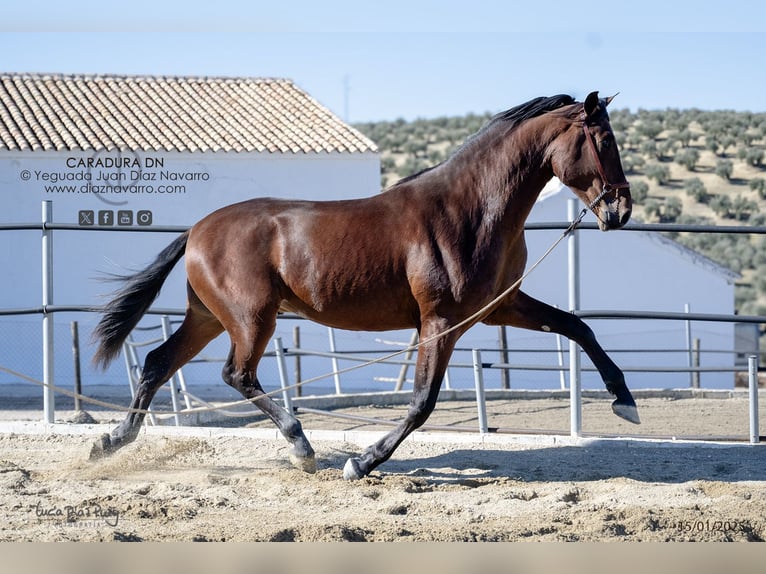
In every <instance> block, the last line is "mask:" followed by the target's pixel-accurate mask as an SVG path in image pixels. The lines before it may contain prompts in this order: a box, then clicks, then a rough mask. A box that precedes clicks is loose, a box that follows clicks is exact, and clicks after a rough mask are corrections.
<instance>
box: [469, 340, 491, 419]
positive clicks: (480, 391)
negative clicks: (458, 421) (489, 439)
mask: <svg viewBox="0 0 766 574" xmlns="http://www.w3.org/2000/svg"><path fill="white" fill-rule="evenodd" d="M472 354H473V380H474V386H475V387H476V408H477V409H478V411H479V432H480V433H487V432H488V431H489V427H488V426H487V402H486V400H485V399H484V366H483V365H482V363H481V351H480V350H479V349H474V350H473V352H472Z"/></svg>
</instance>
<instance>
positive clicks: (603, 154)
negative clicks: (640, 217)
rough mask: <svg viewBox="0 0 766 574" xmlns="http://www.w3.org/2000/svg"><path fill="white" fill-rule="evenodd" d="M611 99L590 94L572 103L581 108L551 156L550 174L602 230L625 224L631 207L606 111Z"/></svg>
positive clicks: (627, 188)
mask: <svg viewBox="0 0 766 574" xmlns="http://www.w3.org/2000/svg"><path fill="white" fill-rule="evenodd" d="M613 97H614V96H612V97H610V98H606V99H599V97H598V92H591V93H590V94H588V97H587V98H585V102H583V103H582V104H575V106H577V107H579V106H582V108H581V110H580V111H579V112H577V114H576V119H575V120H574V121H573V122H571V123H570V125H569V127H568V128H567V129H566V130H565V132H564V133H562V134H561V136H560V137H559V138H557V140H558V141H557V142H556V143H557V145H556V146H555V151H554V153H553V154H552V156H551V165H552V167H553V172H554V173H555V174H556V176H557V177H558V178H559V179H560V180H561V181H562V182H563V183H564V184H565V185H567V186H568V187H569V188H571V189H572V191H574V192H575V194H576V195H577V196H578V197H579V198H580V199H581V200H582V201H583V203H585V205H587V206H588V207H589V208H590V209H591V211H593V213H595V214H596V217H597V218H598V225H599V227H600V228H601V230H602V231H609V230H610V229H619V228H620V227H622V226H623V225H625V224H626V223H627V222H628V220H629V219H630V213H631V210H632V205H633V202H632V199H631V197H630V184H629V183H628V182H627V180H626V179H625V174H624V173H623V171H622V164H621V163H620V152H619V151H618V150H617V142H616V141H615V138H614V133H613V132H612V127H611V126H610V125H609V115H608V114H607V112H606V107H607V106H608V105H609V103H610V102H611V101H612V98H613Z"/></svg>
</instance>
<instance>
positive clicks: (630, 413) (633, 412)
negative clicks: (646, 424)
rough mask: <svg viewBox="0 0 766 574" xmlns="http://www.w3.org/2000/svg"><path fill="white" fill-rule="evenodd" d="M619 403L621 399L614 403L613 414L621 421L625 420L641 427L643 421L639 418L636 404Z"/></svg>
mask: <svg viewBox="0 0 766 574" xmlns="http://www.w3.org/2000/svg"><path fill="white" fill-rule="evenodd" d="M618 401H619V399H617V400H616V401H614V402H613V403H612V412H613V413H614V414H616V415H617V416H618V417H620V418H621V419H625V420H626V421H628V422H629V423H633V424H634V425H640V424H641V419H640V418H639V416H638V409H637V408H636V404H635V403H633V404H626V403H620V402H618Z"/></svg>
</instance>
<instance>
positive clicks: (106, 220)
mask: <svg viewBox="0 0 766 574" xmlns="http://www.w3.org/2000/svg"><path fill="white" fill-rule="evenodd" d="M98 224H99V225H105V226H109V225H114V211H112V210H111V209H109V210H104V211H99V212H98Z"/></svg>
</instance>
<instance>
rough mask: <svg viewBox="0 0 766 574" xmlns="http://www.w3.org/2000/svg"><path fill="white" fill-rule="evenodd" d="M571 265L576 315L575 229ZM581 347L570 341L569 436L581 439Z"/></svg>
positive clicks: (573, 205) (571, 212)
mask: <svg viewBox="0 0 766 574" xmlns="http://www.w3.org/2000/svg"><path fill="white" fill-rule="evenodd" d="M567 212H568V213H567V216H568V217H569V221H574V220H575V218H576V217H577V200H576V199H569V200H568V202H567ZM567 247H568V255H569V264H568V286H569V310H570V311H571V312H572V313H574V312H575V311H577V310H578V309H579V308H580V238H579V234H578V232H577V230H576V229H575V230H574V231H572V233H570V234H569V239H568V240H567ZM581 386H582V382H581V381H580V347H578V346H577V343H575V342H574V341H571V340H570V341H569V434H570V435H571V436H573V437H579V436H580V434H581V433H582V400H581V397H580V388H581Z"/></svg>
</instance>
